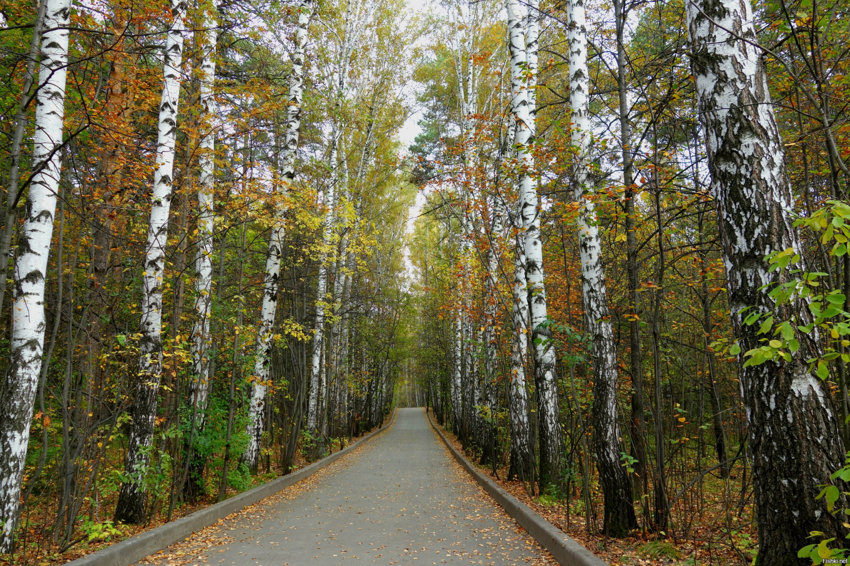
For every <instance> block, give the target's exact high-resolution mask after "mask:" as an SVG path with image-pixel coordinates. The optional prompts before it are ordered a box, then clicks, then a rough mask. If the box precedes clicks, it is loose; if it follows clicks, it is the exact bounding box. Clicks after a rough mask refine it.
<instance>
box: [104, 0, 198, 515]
mask: <svg viewBox="0 0 850 566" xmlns="http://www.w3.org/2000/svg"><path fill="white" fill-rule="evenodd" d="M185 14H186V3H185V1H183V0H173V1H172V3H171V15H172V18H173V19H172V24H171V28H170V29H169V30H168V36H167V38H166V42H165V51H164V54H163V58H164V60H163V87H162V97H161V101H160V106H159V127H158V132H157V146H156V170H155V171H154V180H153V192H152V196H151V213H150V224H149V226H148V240H147V248H146V253H145V261H144V273H143V274H142V320H141V329H140V332H141V336H142V338H141V343H140V345H139V352H140V354H141V356H140V359H139V374H138V376H137V383H136V391H135V397H134V399H133V408H132V419H133V421H132V424H131V427H130V434H129V439H128V447H127V455H126V457H125V461H124V468H125V472H126V474H127V476H128V478H129V479H128V481H126V482H125V483H124V484H123V485H122V486H121V494H120V495H119V499H118V507H117V509H116V519H117V520H121V521H126V522H131V523H137V522H140V521H142V520H143V519H144V496H145V494H144V487H143V485H142V477H141V476H142V475H143V474H144V470H145V468H146V467H147V464H148V460H149V454H150V450H149V448H150V446H151V445H152V443H153V433H154V420H155V418H156V406H157V395H158V391H159V382H160V377H161V374H162V338H161V331H162V282H163V275H164V272H165V247H166V244H167V240H168V216H169V213H170V210H171V196H172V195H171V193H172V184H173V179H172V174H173V170H174V146H175V139H176V135H177V107H178V103H179V101H180V78H181V77H180V66H181V63H182V60H183V32H184V29H185V28H184V22H183V18H184V17H185Z"/></svg>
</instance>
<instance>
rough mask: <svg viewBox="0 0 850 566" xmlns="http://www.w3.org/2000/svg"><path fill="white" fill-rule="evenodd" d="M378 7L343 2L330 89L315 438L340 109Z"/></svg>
mask: <svg viewBox="0 0 850 566" xmlns="http://www.w3.org/2000/svg"><path fill="white" fill-rule="evenodd" d="M377 7H378V3H374V4H371V3H369V2H363V1H361V0H357V1H354V2H346V10H345V15H344V18H345V19H344V21H343V31H342V35H341V37H339V40H340V44H339V46H338V51H337V54H336V55H337V56H336V61H335V62H334V64H335V70H334V80H333V85H332V89H333V90H332V94H331V96H332V105H333V110H332V111H331V113H332V116H331V121H332V122H331V134H330V148H329V151H328V164H329V168H330V178H329V180H328V185H327V190H326V191H325V196H324V204H325V206H326V207H327V213H326V215H325V218H324V220H323V222H322V251H321V253H320V257H319V274H318V279H317V281H316V328H315V333H314V335H313V349H312V358H311V363H310V396H309V399H308V404H307V430H308V431H309V432H310V433H311V434H312V435H313V436H314V438H318V436H319V435H318V433H319V424H320V416H321V415H320V414H319V413H320V405H321V404H320V399H321V395H322V394H323V393H324V392H323V391H322V382H323V380H322V375H323V374H322V354H323V352H324V348H325V322H326V314H327V313H326V311H327V306H328V303H329V302H331V301H328V297H327V296H326V295H327V292H328V265H327V264H328V256H329V254H328V253H327V250H328V248H329V247H330V246H331V240H332V239H333V237H334V231H335V229H336V206H337V200H338V198H339V193H340V191H341V190H342V188H343V187H345V186H346V185H347V184H348V176H347V174H345V173H347V168H346V167H343V166H341V165H340V163H339V162H338V161H339V159H340V155H342V159H345V153H344V152H343V151H342V147H341V145H342V139H343V138H342V135H343V129H344V128H343V124H342V122H341V119H342V116H341V113H342V109H343V106H344V102H345V98H346V90H347V88H348V80H349V76H348V75H349V70H350V68H351V64H352V57H353V54H354V51H355V49H356V48H357V47H358V46H359V44H360V38H361V36H362V34H363V32H364V31H365V28H366V25H367V23H368V22H369V20H370V19H371V14H372V13H374V10H376V9H377Z"/></svg>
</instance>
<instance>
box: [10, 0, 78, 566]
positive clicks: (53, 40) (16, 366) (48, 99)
mask: <svg viewBox="0 0 850 566" xmlns="http://www.w3.org/2000/svg"><path fill="white" fill-rule="evenodd" d="M70 12H71V1H70V0H47V1H46V5H45V11H44V22H43V31H42V33H41V65H40V67H39V71H38V83H39V88H38V93H37V95H36V111H35V113H36V114H35V134H34V136H33V170H34V171H35V173H34V174H33V177H32V182H31V183H30V189H29V195H28V197H27V205H26V218H25V220H24V225H23V228H22V230H21V236H20V240H19V243H18V252H17V257H16V259H15V273H14V282H15V298H14V303H13V305H12V336H11V343H10V349H11V361H10V364H9V369H8V372H7V374H6V376H5V377H4V378H3V381H2V388H0V414H2V415H3V418H2V419H0V553H3V552H10V551H11V550H12V546H13V542H14V537H13V534H14V530H15V527H16V524H17V520H18V505H19V498H20V494H21V484H22V482H23V474H24V465H25V463H26V455H27V445H28V443H29V435H30V421H31V420H32V412H33V403H34V402H35V394H36V389H37V386H38V380H39V374H40V372H41V366H42V354H43V351H44V333H45V327H46V321H45V316H44V285H45V276H46V274H47V260H48V256H49V253H50V244H51V240H52V237H53V217H54V215H55V213H56V202H57V195H58V193H59V179H60V174H61V168H62V164H61V159H60V150H61V147H62V130H63V128H62V126H63V122H64V117H65V84H66V78H67V69H66V67H67V65H68V25H69V21H70Z"/></svg>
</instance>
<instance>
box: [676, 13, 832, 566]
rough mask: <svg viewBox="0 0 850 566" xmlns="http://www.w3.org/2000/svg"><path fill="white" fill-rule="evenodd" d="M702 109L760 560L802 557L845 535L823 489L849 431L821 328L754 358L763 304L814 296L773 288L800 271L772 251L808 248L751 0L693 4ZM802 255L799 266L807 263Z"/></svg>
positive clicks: (799, 305)
mask: <svg viewBox="0 0 850 566" xmlns="http://www.w3.org/2000/svg"><path fill="white" fill-rule="evenodd" d="M687 22H688V30H689V32H690V38H691V42H692V47H693V50H692V60H691V65H692V69H693V73H694V76H695V78H696V85H697V95H698V99H699V112H700V118H701V121H702V123H703V125H704V128H705V135H706V146H707V148H708V159H709V170H710V172H711V177H712V180H711V190H712V192H713V194H714V197H715V199H716V201H717V211H718V218H719V231H720V237H721V243H722V247H723V256H724V260H725V264H726V273H727V279H728V292H729V303H730V307H731V314H732V326H733V329H734V332H735V336H736V337H737V338H738V344H739V346H740V348H741V353H740V354H739V362H740V363H741V367H740V370H739V379H740V384H741V391H742V396H743V401H744V407H745V409H746V413H747V424H748V434H749V442H750V453H751V456H752V460H753V482H754V490H755V503H756V517H757V521H756V522H757V524H758V534H759V536H758V538H759V553H758V556H757V558H756V562H755V563H756V564H757V565H767V564H769V565H771V566H774V565H780V566H781V565H785V564H789V565H790V564H798V563H800V560H799V559H798V558H797V550H798V549H799V548H800V547H801V546H803V545H804V543H805V542H806V539H807V537H808V536H809V533H810V531H815V530H816V531H821V532H823V533H825V535H826V536H830V537H842V536H843V532H844V528H843V527H842V526H841V519H840V518H837V517H834V516H833V515H832V514H830V513H828V512H827V509H826V506H825V504H824V502H823V501H822V500H820V501H818V500H816V497H817V495H818V493H819V492H820V489H821V487H820V486H822V485H823V484H827V483H830V478H829V476H830V473H831V472H832V471H834V470H836V469H837V468H838V467H839V466H840V465H841V463H842V457H843V455H844V443H843V440H842V438H841V434H840V431H839V425H838V420H837V418H836V416H835V414H834V412H833V408H832V406H831V401H830V393H829V388H828V386H827V385H826V383H824V382H823V381H821V380H820V379H819V378H818V377H817V376H816V375H814V374H813V372H812V371H811V369H810V368H809V365H808V363H807V360H808V359H810V358H816V357H818V354H819V348H820V346H819V344H818V343H817V342H816V340H814V339H813V337H812V336H810V335H806V334H803V333H802V332H800V331H796V332H795V334H796V336H795V340H797V341H798V342H799V344H800V347H799V349H798V350H797V351H796V352H794V353H792V354H791V355H790V360H789V361H782V360H768V361H764V362H763V363H761V364H753V363H749V364H744V362H745V361H746V357H745V353H746V352H748V351H750V350H753V349H756V348H758V347H760V346H761V345H762V338H763V335H761V334H759V326H760V325H751V324H746V323H745V318H746V317H748V316H751V314H752V313H756V314H757V315H763V316H765V317H775V319H776V320H791V319H792V318H794V317H798V320H799V319H801V320H803V321H805V319H806V317H808V316H809V312H810V311H809V305H808V304H807V303H806V301H804V300H802V299H796V300H793V301H792V302H791V304H788V305H778V304H777V303H776V302H775V301H774V299H773V298H772V297H771V296H770V291H771V290H772V289H773V288H774V287H775V286H776V285H777V284H779V283H782V282H784V281H787V280H789V278H790V277H793V275H790V274H789V273H788V270H787V269H780V270H771V269H769V268H768V265H767V264H766V263H765V256H766V255H767V254H769V253H771V252H775V251H785V250H791V251H792V252H793V253H795V254H800V255H801V247H800V241H799V238H798V236H797V234H796V232H795V230H794V228H793V226H792V223H791V211H792V210H793V199H792V195H791V185H790V183H789V180H788V177H787V173H786V169H785V152H784V148H783V144H782V139H781V137H780V134H779V130H778V127H777V123H776V120H775V118H774V114H773V110H772V108H771V99H770V92H769V89H768V83H767V76H766V73H765V71H764V66H763V63H762V60H761V57H762V52H761V50H760V49H759V47H758V40H757V37H756V31H755V28H754V16H753V12H752V6H751V5H750V2H749V1H746V0H745V1H743V2H739V1H733V0H696V1H694V2H691V3H689V4H688V7H687ZM802 267H803V265H802V263H798V264H797V265H794V264H793V263H792V265H791V266H790V268H791V269H795V268H796V269H800V268H802Z"/></svg>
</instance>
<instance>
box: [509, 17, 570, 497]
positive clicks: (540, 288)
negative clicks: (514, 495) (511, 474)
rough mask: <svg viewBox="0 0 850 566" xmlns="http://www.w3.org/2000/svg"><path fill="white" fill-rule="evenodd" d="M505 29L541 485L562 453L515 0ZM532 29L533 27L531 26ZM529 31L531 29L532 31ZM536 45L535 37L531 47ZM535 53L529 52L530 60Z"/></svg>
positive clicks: (523, 34)
mask: <svg viewBox="0 0 850 566" xmlns="http://www.w3.org/2000/svg"><path fill="white" fill-rule="evenodd" d="M507 10H508V32H509V33H510V37H509V44H510V54H511V82H512V86H513V88H512V90H513V99H512V101H511V111H512V113H513V116H514V120H515V121H516V138H515V140H514V142H515V146H516V150H517V160H518V161H519V168H520V171H519V176H518V177H519V179H518V183H517V184H518V191H517V192H518V193H519V211H518V218H519V219H521V221H522V236H523V246H524V251H525V260H526V262H525V277H526V281H527V292H528V303H529V311H530V315H531V338H532V344H533V350H534V361H535V384H536V386H537V406H538V423H539V433H540V439H539V440H540V453H539V466H540V473H539V478H538V480H539V483H540V485H541V486H545V485H547V484H549V483H552V482H555V481H557V475H558V471H557V469H558V461H559V460H560V457H561V427H560V423H559V422H558V389H557V382H556V380H555V349H554V345H553V344H552V341H551V331H550V330H549V329H548V327H547V324H546V323H547V314H546V289H545V287H544V284H543V245H542V242H541V240H540V214H539V212H540V211H539V203H538V198H537V190H536V188H535V186H534V177H533V173H534V156H533V155H532V153H531V147H532V144H533V143H534V138H533V135H534V131H535V128H534V109H533V108H532V107H531V101H532V100H534V98H533V97H531V98H529V91H530V90H531V89H533V88H534V87H535V86H536V77H534V76H533V75H531V74H530V72H529V71H530V69H529V66H528V58H527V46H528V45H529V43H528V39H527V30H525V29H524V27H525V26H524V23H525V21H526V20H525V19H524V18H522V17H520V13H519V3H518V1H517V0H507ZM535 29H536V28H535ZM532 31H533V30H532ZM536 43H537V38H536V36H535V37H533V38H531V42H530V45H532V46H534V45H536ZM534 57H536V52H535V55H533V56H532V58H533V59H534Z"/></svg>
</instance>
